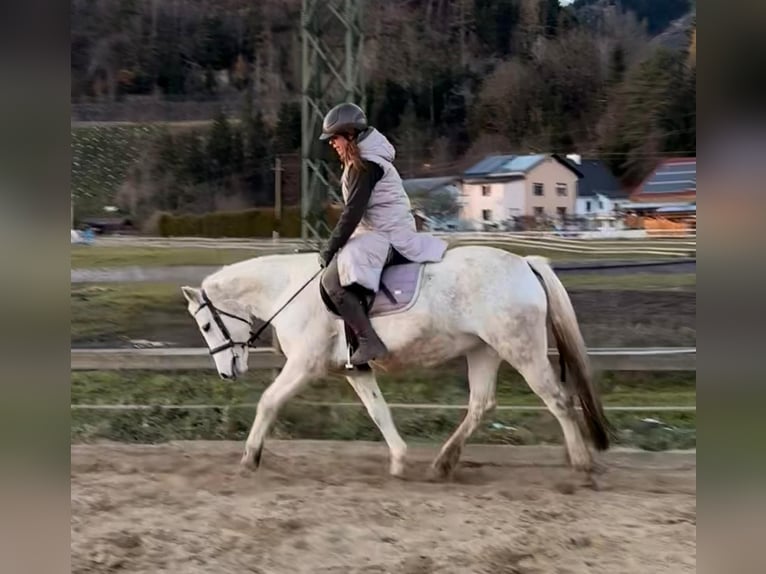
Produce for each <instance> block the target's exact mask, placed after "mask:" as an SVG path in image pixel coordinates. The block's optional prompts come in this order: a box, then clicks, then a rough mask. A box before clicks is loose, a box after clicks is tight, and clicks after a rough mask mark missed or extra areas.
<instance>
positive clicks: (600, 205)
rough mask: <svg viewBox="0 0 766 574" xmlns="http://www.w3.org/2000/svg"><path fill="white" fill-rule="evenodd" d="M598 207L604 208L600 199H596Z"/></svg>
mask: <svg viewBox="0 0 766 574" xmlns="http://www.w3.org/2000/svg"><path fill="white" fill-rule="evenodd" d="M598 208H599V209H604V202H603V201H601V200H600V199H599V200H598Z"/></svg>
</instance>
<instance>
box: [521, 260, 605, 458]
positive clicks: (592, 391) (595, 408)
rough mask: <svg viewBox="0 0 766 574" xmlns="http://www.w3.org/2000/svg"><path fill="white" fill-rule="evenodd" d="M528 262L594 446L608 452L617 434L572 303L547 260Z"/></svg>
mask: <svg viewBox="0 0 766 574" xmlns="http://www.w3.org/2000/svg"><path fill="white" fill-rule="evenodd" d="M525 259H526V261H527V263H528V264H529V266H530V267H531V268H532V270H533V271H534V272H535V275H537V277H538V278H539V279H540V282H541V283H542V285H543V288H544V289H545V292H546V294H547V295H548V315H549V317H550V321H551V325H552V327H553V335H554V337H555V338H556V346H557V347H558V351H559V356H560V358H561V359H562V360H563V362H562V368H564V366H566V367H568V368H569V371H570V372H571V374H572V376H573V379H574V388H575V391H576V393H577V397H578V399H579V400H580V405H581V406H582V410H583V414H584V415H585V421H586V423H587V425H588V430H589V431H590V435H591V439H592V441H593V444H594V446H595V447H596V448H597V449H598V450H606V449H608V448H609V437H610V435H611V434H613V431H612V428H611V425H610V424H609V421H608V420H607V418H606V415H605V414H604V409H603V408H602V406H601V399H600V397H599V396H598V392H597V390H596V388H595V387H594V386H593V382H592V378H591V370H590V362H589V361H588V351H587V349H586V347H585V341H584V340H583V337H582V333H581V332H580V327H579V325H578V324H577V317H576V316H575V311H574V308H573V307H572V302H571V300H570V299H569V295H568V294H567V292H566V289H565V288H564V285H562V283H561V281H560V280H559V278H558V277H557V276H556V273H555V272H554V271H553V269H552V268H551V266H550V264H549V263H548V260H547V259H546V258H544V257H539V256H534V255H532V256H528V257H525Z"/></svg>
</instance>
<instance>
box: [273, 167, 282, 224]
mask: <svg viewBox="0 0 766 574" xmlns="http://www.w3.org/2000/svg"><path fill="white" fill-rule="evenodd" d="M272 169H273V170H274V219H275V220H276V221H277V222H278V223H279V227H281V226H282V171H283V169H282V158H280V157H277V158H276V159H275V160H274V167H273V168H272ZM271 237H272V239H279V229H275V230H274V231H272V232H271Z"/></svg>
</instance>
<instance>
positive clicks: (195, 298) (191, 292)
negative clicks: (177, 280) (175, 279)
mask: <svg viewBox="0 0 766 574" xmlns="http://www.w3.org/2000/svg"><path fill="white" fill-rule="evenodd" d="M181 292H182V293H183V294H184V297H186V300H187V301H189V302H190V303H200V302H201V300H202V297H201V295H200V291H199V289H195V288H194V287H188V286H186V285H184V286H183V287H181Z"/></svg>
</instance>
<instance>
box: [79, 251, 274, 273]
mask: <svg viewBox="0 0 766 574" xmlns="http://www.w3.org/2000/svg"><path fill="white" fill-rule="evenodd" d="M261 253H262V252H259V251H258V250H257V249H226V248H221V249H210V248H205V247H106V246H98V245H73V246H72V249H71V268H72V269H85V268H91V267H95V268H98V267H126V266H132V265H136V266H142V267H170V266H177V265H228V264H229V263H236V262H237V261H242V260H244V259H249V258H251V257H256V256H257V255H259V254H261Z"/></svg>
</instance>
